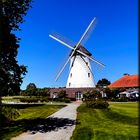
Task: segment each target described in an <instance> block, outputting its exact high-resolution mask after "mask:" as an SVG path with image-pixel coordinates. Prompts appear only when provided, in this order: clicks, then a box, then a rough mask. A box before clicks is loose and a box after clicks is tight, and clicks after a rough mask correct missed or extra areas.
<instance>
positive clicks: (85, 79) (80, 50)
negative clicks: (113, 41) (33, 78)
mask: <svg viewBox="0 0 140 140" xmlns="http://www.w3.org/2000/svg"><path fill="white" fill-rule="evenodd" d="M95 20H96V18H95V17H94V18H93V20H92V21H91V23H90V24H89V26H88V27H87V29H86V30H85V32H84V33H83V35H82V37H81V38H80V40H79V42H78V43H77V44H76V45H74V46H72V45H71V44H70V43H67V42H66V41H65V40H63V39H62V38H61V37H60V36H59V35H57V34H50V35H49V36H50V37H51V38H52V39H54V40H56V41H58V42H59V43H61V44H63V45H64V46H66V47H68V48H69V49H71V52H70V54H69V57H68V59H67V61H66V62H65V64H64V66H63V67H62V69H61V70H60V72H59V73H58V75H57V76H56V79H55V80H56V81H57V80H58V78H59V77H60V76H61V74H62V72H63V71H64V69H65V67H66V65H67V64H68V63H69V62H70V68H69V75H68V79H67V84H66V88H53V89H51V96H52V98H53V97H54V98H55V97H56V96H57V93H58V92H59V91H60V90H65V91H66V94H67V96H68V97H69V98H75V99H77V100H81V99H82V97H83V93H84V92H86V91H87V90H89V89H92V88H95V82H94V76H93V71H92V68H91V64H90V62H95V63H96V64H98V65H100V66H102V67H104V66H105V65H104V64H102V63H101V62H99V61H97V60H95V59H94V58H93V57H92V54H91V53H90V52H89V51H88V50H87V49H86V48H84V47H83V46H82V42H83V40H84V39H85V38H86V37H87V36H88V34H89V32H91V30H92V29H93V27H94V24H95Z"/></svg>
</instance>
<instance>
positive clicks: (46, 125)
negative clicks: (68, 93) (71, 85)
mask: <svg viewBox="0 0 140 140" xmlns="http://www.w3.org/2000/svg"><path fill="white" fill-rule="evenodd" d="M79 105H80V103H76V102H75V103H71V104H69V105H68V106H66V107H64V108H62V109H60V110H59V111H58V112H56V113H54V114H52V115H51V116H50V117H49V118H47V119H46V120H43V121H40V122H39V123H38V124H37V125H36V126H35V127H34V128H32V129H30V130H28V131H27V132H25V133H22V134H21V135H19V136H17V137H15V138H12V140H69V139H70V137H71V136H72V132H73V130H74V128H75V121H76V116H77V115H76V109H77V107H78V106H79Z"/></svg>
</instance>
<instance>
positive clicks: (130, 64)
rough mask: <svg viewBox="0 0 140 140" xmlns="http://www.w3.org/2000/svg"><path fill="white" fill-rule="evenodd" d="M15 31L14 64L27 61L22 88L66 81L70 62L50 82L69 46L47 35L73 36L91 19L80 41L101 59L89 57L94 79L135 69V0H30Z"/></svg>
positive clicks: (75, 37)
mask: <svg viewBox="0 0 140 140" xmlns="http://www.w3.org/2000/svg"><path fill="white" fill-rule="evenodd" d="M32 6H33V8H32V9H30V10H29V11H28V14H27V16H26V17H25V18H24V19H25V22H24V23H23V24H21V29H22V30H21V31H17V32H16V34H17V36H18V37H20V38H21V39H22V40H21V42H20V46H21V47H20V48H19V53H18V58H17V59H18V61H19V64H24V65H26V66H27V67H28V73H27V74H26V76H25V78H24V80H23V84H22V86H21V88H22V89H25V88H26V86H27V85H28V84H29V83H31V82H33V83H35V84H36V86H37V87H40V88H42V87H59V86H65V85H66V81H67V76H68V70H69V65H68V66H67V67H66V69H65V71H64V72H63V74H62V75H61V77H60V79H59V80H58V81H57V82H55V80H54V79H55V76H56V75H57V73H58V71H59V70H60V68H61V66H62V65H63V64H64V62H65V61H66V59H67V58H68V54H69V52H70V49H69V48H67V47H65V46H63V45H61V44H60V43H58V42H56V41H55V40H53V39H51V38H50V37H49V34H50V33H52V32H57V33H60V34H61V35H62V36H64V37H66V38H68V39H70V40H72V41H74V42H78V41H79V39H80V37H81V35H82V34H83V32H84V31H85V29H86V28H87V26H88V24H89V23H90V22H91V20H92V19H93V18H94V17H95V16H96V18H97V24H96V26H95V29H94V30H93V32H92V34H91V35H90V37H89V38H88V40H87V41H86V42H85V44H84V47H86V48H87V49H88V50H89V51H90V52H91V53H92V55H93V56H94V57H95V58H96V59H97V60H99V61H101V62H102V63H104V64H105V65H106V67H105V68H102V69H101V68H100V67H98V66H97V65H95V64H94V63H93V64H92V69H93V72H94V77H95V82H97V81H98V80H99V79H102V78H107V79H108V80H110V81H111V82H113V81H115V80H116V79H118V78H120V77H121V76H122V75H123V74H124V73H129V74H137V73H138V1H137V0H34V2H33V3H32Z"/></svg>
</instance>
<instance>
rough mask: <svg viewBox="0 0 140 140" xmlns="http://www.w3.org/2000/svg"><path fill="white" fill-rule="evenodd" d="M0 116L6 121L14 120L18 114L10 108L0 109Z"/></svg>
mask: <svg viewBox="0 0 140 140" xmlns="http://www.w3.org/2000/svg"><path fill="white" fill-rule="evenodd" d="M2 114H3V115H4V116H5V117H6V118H7V119H8V120H14V119H16V118H17V117H19V116H20V113H19V112H18V110H17V109H15V108H11V107H5V106H3V107H2Z"/></svg>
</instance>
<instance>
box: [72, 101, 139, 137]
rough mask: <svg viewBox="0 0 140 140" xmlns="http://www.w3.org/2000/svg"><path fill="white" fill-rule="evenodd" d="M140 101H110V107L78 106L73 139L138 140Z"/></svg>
mask: <svg viewBox="0 0 140 140" xmlns="http://www.w3.org/2000/svg"><path fill="white" fill-rule="evenodd" d="M138 116H139V115H138V103H116V104H113V103H110V106H109V109H92V108H87V107H86V106H85V104H82V105H81V106H80V107H79V108H78V116H77V121H78V124H77V126H76V129H75V130H74V133H73V136H72V138H71V140H138V139H139V137H138Z"/></svg>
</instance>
